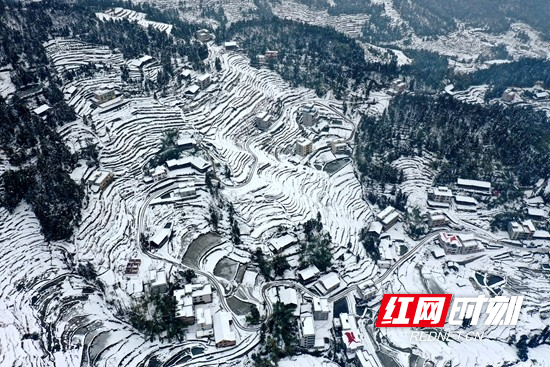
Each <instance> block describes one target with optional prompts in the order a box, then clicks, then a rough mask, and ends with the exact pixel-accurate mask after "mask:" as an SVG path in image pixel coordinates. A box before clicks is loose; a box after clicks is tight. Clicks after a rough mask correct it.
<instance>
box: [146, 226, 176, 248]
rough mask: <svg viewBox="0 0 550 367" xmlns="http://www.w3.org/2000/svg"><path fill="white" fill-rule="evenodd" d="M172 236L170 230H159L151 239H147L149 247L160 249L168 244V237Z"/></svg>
mask: <svg viewBox="0 0 550 367" xmlns="http://www.w3.org/2000/svg"><path fill="white" fill-rule="evenodd" d="M171 235H172V229H171V228H161V229H159V230H157V231H156V232H155V234H154V235H153V237H151V238H150V239H149V245H151V246H152V247H156V248H161V247H162V246H164V244H165V243H167V242H168V240H169V239H170V236H171Z"/></svg>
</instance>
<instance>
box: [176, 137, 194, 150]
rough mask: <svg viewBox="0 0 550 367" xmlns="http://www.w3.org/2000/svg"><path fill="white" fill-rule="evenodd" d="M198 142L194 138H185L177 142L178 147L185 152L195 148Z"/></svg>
mask: <svg viewBox="0 0 550 367" xmlns="http://www.w3.org/2000/svg"><path fill="white" fill-rule="evenodd" d="M196 145H197V141H196V140H195V138H193V137H192V136H183V137H181V138H179V139H178V140H177V141H176V146H177V147H178V148H180V149H183V150H189V149H193V148H195V146H196Z"/></svg>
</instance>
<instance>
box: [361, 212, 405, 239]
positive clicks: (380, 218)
mask: <svg viewBox="0 0 550 367" xmlns="http://www.w3.org/2000/svg"><path fill="white" fill-rule="evenodd" d="M400 218H401V216H400V215H399V213H398V212H397V210H395V208H394V207H393V206H391V205H389V206H387V207H386V208H385V209H384V210H382V211H381V212H380V213H378V214H377V215H376V220H375V221H374V222H372V223H371V224H370V226H369V232H371V233H376V234H377V235H378V236H380V235H381V234H382V232H385V231H387V230H388V229H390V228H391V227H393V226H394V225H395V223H397V222H398V221H399V219H400Z"/></svg>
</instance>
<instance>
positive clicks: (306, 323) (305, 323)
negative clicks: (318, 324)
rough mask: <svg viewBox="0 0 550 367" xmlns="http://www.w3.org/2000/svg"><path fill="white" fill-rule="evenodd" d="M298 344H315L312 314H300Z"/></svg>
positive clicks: (308, 345)
mask: <svg viewBox="0 0 550 367" xmlns="http://www.w3.org/2000/svg"><path fill="white" fill-rule="evenodd" d="M298 330H299V333H300V346H301V347H302V348H307V349H309V348H313V347H314V346H315V326H314V323H313V317H312V316H302V317H300V320H299V328H298Z"/></svg>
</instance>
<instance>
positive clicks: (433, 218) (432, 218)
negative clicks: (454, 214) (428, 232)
mask: <svg viewBox="0 0 550 367" xmlns="http://www.w3.org/2000/svg"><path fill="white" fill-rule="evenodd" d="M448 223H449V218H447V216H446V215H445V213H443V212H442V211H441V210H434V211H431V212H429V213H428V224H429V226H430V227H444V226H446V225H447V224H448Z"/></svg>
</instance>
